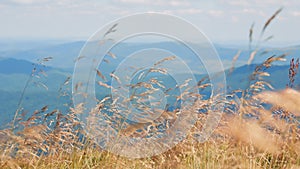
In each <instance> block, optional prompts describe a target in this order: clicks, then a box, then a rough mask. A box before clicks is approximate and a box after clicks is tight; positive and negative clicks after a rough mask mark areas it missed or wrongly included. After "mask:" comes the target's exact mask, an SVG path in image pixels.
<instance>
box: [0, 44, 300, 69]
mask: <svg viewBox="0 0 300 169" xmlns="http://www.w3.org/2000/svg"><path fill="white" fill-rule="evenodd" d="M84 44H85V42H84V41H77V42H70V43H63V44H55V45H51V44H49V45H42V46H41V47H37V48H34V47H35V45H33V46H32V48H29V47H27V48H20V49H19V50H18V49H13V50H12V49H11V48H7V50H5V45H4V46H3V47H2V48H1V50H0V58H15V59H21V60H27V61H30V62H37V60H38V59H41V58H43V57H49V56H51V57H53V58H54V59H53V60H52V61H51V62H50V63H49V66H52V67H57V68H64V69H69V70H72V69H73V68H74V64H75V60H76V58H77V57H78V56H79V53H80V50H81V48H82V47H83V46H84ZM180 46H182V45H180V44H178V43H174V42H167V41H166V42H155V43H143V42H142V43H119V44H118V45H116V46H115V47H113V49H112V50H111V52H112V53H114V54H115V55H116V56H122V57H126V56H127V55H129V54H131V53H132V52H134V51H138V50H141V49H145V48H163V49H166V50H171V51H172V50H173V51H175V52H176V54H178V55H179V57H181V58H182V59H183V60H185V59H186V58H188V57H189V56H187V55H186V52H185V51H183V50H180V49H181V48H179V47H180ZM99 47H100V45H99ZM215 48H216V50H217V52H218V54H219V56H220V58H221V60H222V62H223V64H224V67H225V68H229V67H230V66H231V62H232V59H233V57H234V56H235V55H236V53H237V52H238V51H239V50H240V48H237V47H228V46H226V45H220V44H216V45H215ZM299 49H300V46H292V47H284V48H270V47H262V48H261V49H260V50H259V51H258V52H257V56H256V57H255V59H254V61H253V63H261V62H262V61H263V60H265V59H266V58H268V57H270V56H272V55H281V54H283V53H286V54H288V56H287V59H288V60H289V59H290V58H292V57H297V56H300V50H299ZM266 51H267V52H266ZM249 55H250V52H249V51H248V48H247V47H245V48H242V49H241V53H240V56H239V59H238V60H237V62H236V66H241V65H244V64H246V63H247V60H248V58H249ZM282 64H288V63H282Z"/></svg>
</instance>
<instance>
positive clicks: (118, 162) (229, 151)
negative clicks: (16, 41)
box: [0, 9, 300, 169]
mask: <svg viewBox="0 0 300 169" xmlns="http://www.w3.org/2000/svg"><path fill="white" fill-rule="evenodd" d="M280 11H281V9H280V10H278V11H276V13H275V14H274V15H273V16H272V17H271V18H270V19H269V20H267V22H266V24H265V26H264V28H263V30H262V34H261V36H263V32H264V31H265V29H266V28H267V27H268V25H269V24H270V22H271V21H272V20H273V19H274V18H275V16H276V15H278V14H279V12H280ZM116 26H117V25H114V27H112V28H111V30H109V31H108V33H110V32H114V31H116V29H115V28H116ZM252 34H253V26H252V27H251V29H250V35H249V37H250V42H252V38H253V37H252V36H253V35H252ZM256 51H257V49H255V50H254V51H253V52H251V53H250V57H249V61H248V63H251V62H252V61H253V59H254V58H255V55H256V54H257V52H256ZM110 56H111V57H114V58H115V57H116V56H115V55H113V54H110ZM238 56H239V53H238V54H237V55H236V56H235V57H234V59H233V62H235V61H236V60H237V58H238ZM284 57H285V55H281V56H271V57H269V58H268V59H267V60H266V61H265V62H263V63H262V64H261V65H258V66H257V67H256V68H255V70H254V72H253V73H252V75H251V76H250V77H249V87H248V88H247V89H245V90H235V91H232V93H230V94H228V97H229V96H231V97H232V99H228V100H226V101H225V100H224V103H225V104H226V109H225V113H224V115H223V118H222V120H221V122H220V124H219V126H218V128H217V129H216V130H215V132H214V133H213V135H212V136H211V137H210V139H209V140H208V141H206V142H204V143H199V142H197V140H195V137H194V136H195V134H197V133H198V132H199V131H200V130H201V129H202V128H203V122H205V120H206V118H207V114H208V113H211V111H210V110H209V108H210V104H211V100H198V101H197V102H194V105H193V106H194V107H191V110H194V109H195V110H207V112H208V113H198V121H197V122H196V124H195V125H194V127H193V128H192V130H191V131H190V132H189V133H188V135H187V138H186V139H185V140H184V141H181V142H180V143H179V144H177V145H176V146H175V147H173V148H172V149H170V150H168V151H166V152H164V153H162V154H160V155H156V156H153V157H148V158H141V159H128V158H125V157H121V156H118V155H115V154H112V153H110V152H108V151H106V150H102V149H101V148H100V147H99V146H98V145H97V144H95V143H94V141H93V139H92V138H88V137H86V135H85V132H84V131H83V130H82V128H81V121H79V120H78V118H77V116H78V115H79V114H81V113H82V111H83V110H84V108H83V104H79V105H78V106H77V107H75V108H72V107H70V111H69V112H68V113H62V112H61V111H60V110H57V109H54V110H49V107H48V106H44V107H42V108H41V109H40V110H37V111H35V112H34V113H33V114H32V116H30V117H29V118H25V115H24V113H19V111H20V110H21V109H20V107H18V108H17V112H16V115H15V118H14V121H13V127H12V128H9V129H4V130H1V131H0V156H1V158H0V168H41V169H42V168H130V169H133V168H197V169H198V168H278V169H279V168H280V169H281V168H300V129H299V126H300V124H299V116H300V113H299V112H300V108H299V105H300V102H299V98H300V92H298V91H296V90H294V89H291V88H287V89H286V90H283V91H266V89H271V88H272V86H271V84H269V83H267V82H266V81H264V80H263V77H264V76H268V75H269V74H268V73H267V72H266V70H267V69H268V68H269V67H271V64H272V63H273V62H275V61H283V60H284ZM172 59H173V56H172V57H168V58H166V59H163V60H161V61H158V62H157V63H156V65H154V67H156V66H158V65H159V64H161V63H162V62H166V61H169V60H172ZM46 61H47V60H46ZM296 65H297V64H296ZM233 66H234V63H233ZM295 68H297V69H298V65H297V66H295V64H294V65H292V64H291V69H292V70H293V71H294V73H293V74H292V76H293V77H289V78H290V80H292V82H293V83H294V80H293V79H294V77H295V76H296V73H295V72H296V71H297V70H296V69H295ZM291 69H290V71H291ZM232 70H233V68H232V69H231V71H232ZM95 71H96V74H97V75H98V76H99V77H100V78H101V79H102V80H106V78H107V77H105V76H104V75H103V74H102V73H101V72H100V71H99V70H95ZM150 72H158V73H161V74H166V70H164V69H159V68H153V69H149V71H148V73H150ZM146 74H147V73H146ZM110 76H111V78H114V79H116V80H118V77H117V76H116V75H114V74H110ZM69 81H70V78H67V79H66V81H65V82H64V83H63V84H62V88H63V86H65V85H67V84H68V83H69ZM188 82H189V79H188V80H186V81H185V83H184V84H179V85H178V87H180V88H185V87H187V86H189V85H188ZM98 84H99V85H100V86H102V87H106V88H112V86H109V85H107V84H106V83H103V82H101V81H99V82H98ZM155 85H156V86H159V87H160V88H164V86H163V84H161V83H160V82H159V81H157V80H156V79H150V81H148V82H142V83H137V84H133V85H132V86H131V88H134V89H138V88H146V89H147V92H149V93H151V92H153V91H155V90H156V89H155V87H154V86H155ZM210 85H211V84H209V82H206V81H205V80H201V81H199V83H198V86H197V88H199V89H203V88H206V87H208V86H210ZM80 86H81V84H78V85H76V87H75V90H76V89H77V87H80ZM289 87H292V86H291V85H290V86H289ZM62 88H61V89H60V91H59V92H63V91H62ZM152 90H153V91H152ZM168 90H172V89H168ZM189 90H192V89H190V88H186V90H185V91H184V92H183V93H182V94H181V96H180V97H179V98H189V97H191V98H194V97H199V98H201V95H197V96H194V95H190V93H189V92H188V91H189ZM149 93H146V94H144V93H141V94H136V93H135V92H134V94H133V95H132V97H130V98H129V99H124V102H128V101H131V100H132V99H135V98H137V100H136V101H137V102H143V97H144V95H148V94H149ZM237 93H242V94H241V95H242V97H236V94H237ZM110 99H111V98H109V97H105V98H102V99H101V100H98V105H97V106H96V108H95V109H94V110H93V111H91V112H90V117H89V119H88V120H89V124H90V125H89V127H91V131H95V132H96V131H98V130H100V129H99V128H97V124H98V121H97V120H98V119H97V118H98V117H99V115H100V113H101V112H102V111H104V110H105V111H111V112H114V113H115V114H114V116H107V115H105V114H102V115H104V116H105V118H106V120H107V121H108V123H109V124H111V128H113V129H118V132H119V133H118V136H120V137H128V136H130V137H146V136H151V134H153V132H159V131H158V130H157V128H158V126H159V125H160V124H162V123H165V122H166V120H167V121H168V123H169V125H173V124H174V123H175V121H176V119H178V118H179V116H180V113H182V112H178V110H174V111H173V112H172V111H168V110H156V111H159V112H160V113H161V115H160V116H159V117H157V118H156V120H154V121H149V122H148V121H147V123H136V124H134V125H133V124H129V123H126V122H120V119H122V116H121V115H119V114H118V113H117V111H116V110H115V109H114V106H115V103H116V100H112V101H110ZM139 99H141V100H139ZM263 102H266V103H269V104H270V105H269V106H270V107H271V108H266V106H264V105H263V104H262V103H263ZM142 108H143V107H142ZM144 108H145V107H144ZM145 111H146V108H145ZM147 111H148V109H147ZM128 113H130V112H128ZM246 116H248V117H246ZM245 117H246V118H245ZM123 118H124V117H123ZM114 122H119V123H114ZM166 129H168V126H167V127H166ZM101 130H103V128H101ZM104 130H105V129H104ZM140 130H142V131H143V132H140Z"/></svg>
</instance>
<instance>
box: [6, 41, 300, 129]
mask: <svg viewBox="0 0 300 169" xmlns="http://www.w3.org/2000/svg"><path fill="white" fill-rule="evenodd" d="M83 45H84V42H82V41H79V42H73V43H66V44H60V45H53V46H51V45H50V46H47V45H46V47H39V48H34V49H29V48H26V49H24V50H16V49H14V50H5V49H4V48H2V49H1V50H0V103H1V104H0V115H1V118H0V127H1V125H3V124H6V123H8V122H9V121H11V120H12V118H13V114H14V112H15V110H16V109H17V105H18V102H19V99H20V97H21V93H22V91H23V89H24V87H25V84H26V82H27V81H28V79H30V83H29V85H28V87H27V89H26V92H25V93H24V98H23V103H22V107H24V110H28V111H29V112H33V111H34V110H36V109H40V108H41V107H43V106H44V105H49V107H50V108H52V109H54V108H58V107H59V108H65V109H68V107H65V106H64V104H65V103H71V81H70V82H69V83H68V84H67V85H66V86H64V85H63V84H64V82H65V80H66V79H67V78H68V77H70V76H72V73H73V69H74V61H75V59H76V57H77V56H78V54H79V52H80V49H81V48H82V46H83ZM177 45H178V44H177ZM145 47H149V45H148V46H146V45H145V44H123V45H121V46H116V47H115V48H114V49H112V51H114V53H116V55H117V57H122V56H126V55H128V54H130V53H132V51H135V50H140V49H143V48H145ZM150 47H163V48H165V49H172V48H176V44H172V43H168V42H165V43H163V42H162V43H156V44H151V45H150ZM216 49H217V51H218V53H219V55H220V57H221V59H222V62H223V63H224V65H225V67H226V68H229V67H230V66H231V63H232V58H233V56H234V55H235V54H236V53H237V52H238V50H239V49H236V48H224V47H222V46H219V45H216ZM299 49H300V46H294V47H289V48H283V49H268V51H269V52H268V53H267V54H264V55H263V56H259V55H258V56H257V57H256V60H255V62H254V64H251V65H245V63H247V60H248V56H249V51H247V50H243V51H242V52H241V55H240V57H239V61H238V62H237V63H236V69H234V71H233V72H232V73H231V74H230V75H229V74H228V70H227V71H226V72H227V85H228V86H230V89H237V88H246V85H247V82H248V81H249V75H250V74H251V73H252V72H253V70H254V69H255V66H256V64H257V63H261V62H262V61H263V60H264V59H266V58H267V57H269V56H272V55H280V54H282V53H288V54H289V57H288V58H287V60H289V59H290V58H291V57H295V58H297V57H299V56H300V50H299ZM266 50H267V49H266ZM177 52H178V54H179V55H181V56H183V59H184V58H185V55H184V52H182V51H177ZM261 52H262V50H261V51H259V52H258V53H261ZM121 55H122V56H121ZM48 56H52V57H53V60H51V61H49V62H47V63H46V65H47V66H41V65H39V66H37V70H43V73H38V74H37V76H35V77H30V74H31V71H32V69H33V67H34V64H33V63H36V62H37V59H41V58H43V57H48ZM288 64H289V62H284V63H283V64H282V63H281V64H275V65H274V66H272V67H271V68H270V69H269V70H268V72H269V73H270V77H266V78H265V79H266V80H267V81H269V82H270V83H271V84H272V85H273V87H274V88H275V89H283V88H284V87H285V85H286V84H287V83H288V81H289V79H288V69H289V65H288ZM111 66H116V65H114V63H112V65H111ZM192 66H199V65H196V64H195V65H193V64H192ZM109 69H110V68H109V67H104V70H109ZM109 71H111V70H109ZM109 73H110V72H104V75H105V76H109ZM196 76H197V78H200V77H203V75H202V74H200V73H199V74H196ZM198 80H199V79H198ZM299 83H300V78H299V76H298V75H297V79H296V81H295V84H296V86H297V85H298V86H299ZM62 91H63V92H62ZM100 91H101V90H100ZM61 93H65V96H63V97H61Z"/></svg>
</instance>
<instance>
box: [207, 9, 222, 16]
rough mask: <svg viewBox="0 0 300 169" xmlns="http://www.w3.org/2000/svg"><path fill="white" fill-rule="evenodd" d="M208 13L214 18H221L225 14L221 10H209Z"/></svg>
mask: <svg viewBox="0 0 300 169" xmlns="http://www.w3.org/2000/svg"><path fill="white" fill-rule="evenodd" d="M207 13H208V14H209V15H211V16H213V17H221V16H223V14H224V12H223V11H221V10H209V11H208V12H207Z"/></svg>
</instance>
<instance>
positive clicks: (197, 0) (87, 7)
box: [0, 0, 300, 46]
mask: <svg viewBox="0 0 300 169" xmlns="http://www.w3.org/2000/svg"><path fill="white" fill-rule="evenodd" d="M281 7H283V11H282V12H281V13H280V15H279V16H278V17H277V18H276V19H275V20H273V22H272V23H271V24H270V27H269V28H268V29H267V31H266V37H268V36H271V35H274V38H273V39H272V41H270V42H269V43H271V44H284V45H286V46H288V45H293V44H300V33H299V30H300V1H299V0H242V1H241V0H210V1H208V0H205V1H204V0H0V21H1V24H0V40H1V39H2V40H5V39H65V40H67V39H69V40H72V39H74V40H75V39H76V40H86V39H88V38H89V37H90V36H91V35H93V34H94V33H95V32H96V31H97V30H98V29H99V28H101V27H102V26H104V25H105V24H107V23H109V22H111V21H113V20H116V19H118V18H120V17H124V16H127V15H132V14H136V13H141V12H160V13H165V14H171V15H175V16H178V17H181V18H183V19H185V20H187V21H188V22H191V23H192V24H194V25H195V26H196V27H198V28H199V29H200V30H201V31H202V32H203V33H204V34H205V35H206V36H207V37H208V38H209V39H210V40H212V41H213V42H216V43H223V44H227V43H228V44H232V43H245V42H247V41H248V34H249V28H250V26H251V25H252V23H254V38H255V37H256V38H257V37H258V36H259V32H260V31H261V29H262V27H263V24H264V23H265V22H266V20H267V19H268V18H269V17H270V16H272V14H273V13H274V12H275V11H276V10H277V9H279V8H281Z"/></svg>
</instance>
